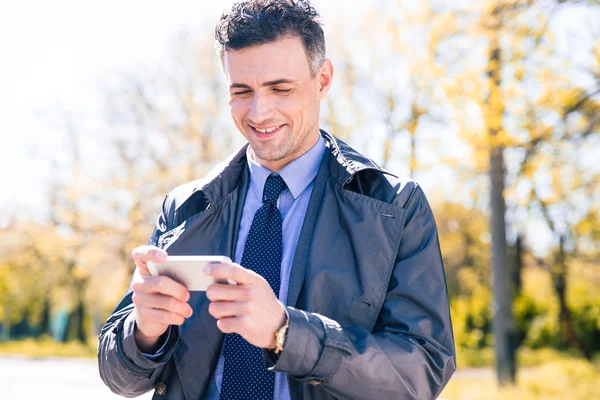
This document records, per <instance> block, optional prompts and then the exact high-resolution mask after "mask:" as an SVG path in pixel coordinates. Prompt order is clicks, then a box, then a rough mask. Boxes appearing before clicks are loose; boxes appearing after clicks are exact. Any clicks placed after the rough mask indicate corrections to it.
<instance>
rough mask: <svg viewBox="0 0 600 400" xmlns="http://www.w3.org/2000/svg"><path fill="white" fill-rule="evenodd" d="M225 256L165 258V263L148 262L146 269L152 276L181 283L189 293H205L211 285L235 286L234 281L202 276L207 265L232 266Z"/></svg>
mask: <svg viewBox="0 0 600 400" xmlns="http://www.w3.org/2000/svg"><path fill="white" fill-rule="evenodd" d="M232 263H233V262H232V261H231V259H230V258H229V257H226V256H167V261H165V262H161V263H156V262H152V261H148V263H147V265H148V269H149V270H150V274H151V275H152V276H159V275H160V276H168V277H169V278H171V279H173V280H174V281H176V282H179V283H181V284H182V285H183V286H185V287H186V288H187V290H190V291H205V290H206V288H207V287H208V286H210V285H211V284H212V283H215V282H218V283H228V284H230V285H236V282H235V281H232V280H231V279H228V280H226V281H224V280H220V279H215V278H214V277H212V276H208V275H204V272H202V270H203V269H204V267H205V266H206V265H208V264H232Z"/></svg>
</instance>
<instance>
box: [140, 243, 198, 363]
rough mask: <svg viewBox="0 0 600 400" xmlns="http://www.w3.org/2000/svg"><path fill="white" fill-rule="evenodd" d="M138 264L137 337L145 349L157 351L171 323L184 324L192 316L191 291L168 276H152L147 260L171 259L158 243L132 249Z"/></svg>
mask: <svg viewBox="0 0 600 400" xmlns="http://www.w3.org/2000/svg"><path fill="white" fill-rule="evenodd" d="M131 255H132V257H133V260H134V261H135V264H136V265H137V268H138V272H139V275H138V274H136V276H135V278H134V282H133V284H132V285H131V288H132V290H133V297H132V299H133V303H134V304H135V312H136V326H137V329H136V331H135V341H136V344H137V345H138V348H139V349H140V350H141V351H143V352H145V353H154V352H155V351H156V350H157V344H158V341H159V338H160V336H161V335H163V334H164V333H165V332H166V331H167V329H168V328H169V325H181V324H183V322H184V321H185V319H186V318H189V317H191V316H192V307H190V305H189V304H187V301H188V300H189V299H190V293H189V292H188V290H187V289H186V288H185V286H183V285H181V284H180V283H177V282H175V281H174V280H172V279H171V278H169V277H166V276H151V275H150V271H149V270H148V266H147V265H146V263H147V262H148V261H153V262H161V261H165V260H166V259H167V252H166V251H164V250H162V249H159V248H158V247H154V246H141V247H138V248H136V249H134V250H133V252H132V253H131Z"/></svg>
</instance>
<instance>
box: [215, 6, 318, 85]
mask: <svg viewBox="0 0 600 400" xmlns="http://www.w3.org/2000/svg"><path fill="white" fill-rule="evenodd" d="M295 36H297V37H299V38H300V39H301V40H302V43H303V44H304V51H305V53H306V58H307V59H308V65H309V68H310V73H311V76H312V77H313V78H314V77H315V76H316V75H317V72H318V70H319V68H320V67H321V65H323V61H325V35H324V34H323V29H322V28H321V23H320V21H319V13H318V12H317V11H316V10H315V9H314V8H313V7H312V6H311V5H310V2H309V1H308V0H297V1H294V0H245V1H242V2H239V3H236V4H234V5H233V7H232V8H231V10H229V11H226V12H224V13H223V15H222V16H221V19H220V20H219V22H218V23H217V26H216V28H215V38H216V39H217V42H218V51H219V56H220V57H221V62H223V59H224V55H225V51H227V50H241V49H244V48H247V47H251V46H257V45H261V44H267V43H273V42H276V41H278V40H280V39H284V38H286V37H295Z"/></svg>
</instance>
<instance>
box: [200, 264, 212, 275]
mask: <svg viewBox="0 0 600 400" xmlns="http://www.w3.org/2000/svg"><path fill="white" fill-rule="evenodd" d="M211 270H212V268H211V267H210V265H207V266H205V267H204V269H203V270H202V272H204V275H210V271H211Z"/></svg>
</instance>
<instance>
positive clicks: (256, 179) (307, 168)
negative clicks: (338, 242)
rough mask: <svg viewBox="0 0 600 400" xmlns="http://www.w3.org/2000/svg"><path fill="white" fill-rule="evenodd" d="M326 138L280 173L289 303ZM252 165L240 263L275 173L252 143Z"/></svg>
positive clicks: (279, 379)
mask: <svg viewBox="0 0 600 400" xmlns="http://www.w3.org/2000/svg"><path fill="white" fill-rule="evenodd" d="M325 150H326V147H325V141H324V139H323V137H322V136H321V135H319V140H318V142H317V143H316V144H315V145H314V146H313V147H312V148H311V149H310V150H308V151H307V152H306V153H304V154H303V155H301V156H300V157H298V158H297V159H295V160H294V161H292V162H291V163H289V164H288V165H286V166H285V167H283V168H282V169H281V170H280V171H279V175H280V176H281V177H282V178H283V180H284V181H285V183H286V185H287V189H285V190H283V191H282V192H281V194H280V195H279V200H278V202H277V207H278V208H279V211H280V212H281V218H282V219H283V227H282V230H283V232H282V233H283V237H282V239H283V258H282V261H281V285H280V288H279V296H278V297H279V300H280V301H281V302H282V303H283V304H284V305H285V304H286V300H287V294H288V287H289V280H290V271H291V267H292V261H293V258H294V253H295V251H296V244H297V243H298V238H299V236H300V230H301V229H302V224H303V222H304V216H305V214H306V209H307V207H308V202H309V200H310V195H311V194H312V190H313V186H314V180H315V177H316V176H317V172H318V170H319V166H320V164H321V160H322V159H323V156H324V155H325ZM247 159H248V168H249V170H250V184H249V186H248V192H247V194H246V201H245V202H244V208H243V210H242V218H241V221H240V227H239V230H238V241H237V246H236V250H235V257H234V261H235V262H236V263H240V262H241V260H242V255H243V253H244V246H245V244H246V238H247V237H248V232H249V231H250V226H251V225H252V220H253V219H254V214H255V213H256V210H258V209H259V208H260V207H261V206H262V205H263V203H262V195H263V190H264V187H265V182H266V181H267V177H268V176H269V175H270V174H271V173H272V172H271V171H270V170H268V169H267V168H264V167H262V166H260V165H259V164H257V163H256V162H255V161H254V160H253V159H252V157H251V151H250V147H248V152H247ZM162 351H163V349H162V348H161V349H160V350H159V351H158V352H157V353H156V354H154V355H147V356H148V357H150V358H153V357H157V356H159V355H160V354H161V353H162ZM224 363H225V358H224V357H223V352H222V350H221V355H220V356H219V361H218V363H217V366H216V368H215V371H214V374H213V378H212V379H211V382H210V385H209V387H208V392H207V394H206V397H205V399H206V400H219V394H220V390H221V384H222V382H223V367H224ZM274 398H275V399H277V400H289V398H290V394H289V388H288V383H287V376H286V374H283V373H280V372H276V373H275V395H274Z"/></svg>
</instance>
